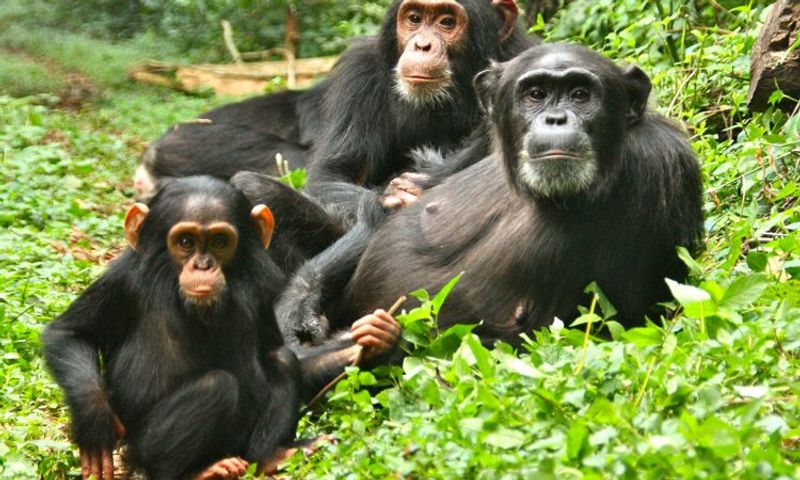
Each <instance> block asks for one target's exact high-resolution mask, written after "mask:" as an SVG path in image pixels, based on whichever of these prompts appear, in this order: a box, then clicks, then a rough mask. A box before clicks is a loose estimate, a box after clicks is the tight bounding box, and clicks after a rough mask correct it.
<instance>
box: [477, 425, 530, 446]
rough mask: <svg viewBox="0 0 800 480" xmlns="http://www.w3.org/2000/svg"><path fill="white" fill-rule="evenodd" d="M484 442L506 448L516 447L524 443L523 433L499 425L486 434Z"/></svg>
mask: <svg viewBox="0 0 800 480" xmlns="http://www.w3.org/2000/svg"><path fill="white" fill-rule="evenodd" d="M486 443H488V444H489V445H492V446H494V447H498V448H502V449H506V450H507V449H510V448H517V447H519V446H521V445H523V444H524V443H525V435H523V434H522V432H518V431H516V430H510V429H508V428H502V427H501V428H499V429H497V431H494V432H492V433H490V434H488V435H487V436H486Z"/></svg>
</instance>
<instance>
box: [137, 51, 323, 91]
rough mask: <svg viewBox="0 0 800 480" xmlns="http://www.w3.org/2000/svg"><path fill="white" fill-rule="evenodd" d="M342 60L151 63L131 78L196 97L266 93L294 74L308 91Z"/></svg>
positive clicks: (320, 58) (297, 83)
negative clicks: (276, 80) (211, 92)
mask: <svg viewBox="0 0 800 480" xmlns="http://www.w3.org/2000/svg"><path fill="white" fill-rule="evenodd" d="M337 59H338V57H318V58H299V59H296V60H294V61H293V62H292V61H286V60H280V61H268V62H251V63H241V64H199V65H180V64H171V63H164V62H157V61H149V62H147V63H145V64H144V65H140V66H137V67H135V68H133V69H131V71H130V72H129V73H128V78H130V79H132V80H134V81H137V82H143V83H148V84H152V85H158V86H162V87H167V88H172V89H175V90H179V91H183V92H188V93H192V94H198V93H202V92H203V91H206V90H208V89H213V90H214V92H215V93H216V94H217V95H245V94H253V93H262V92H264V90H265V89H266V88H267V86H268V84H269V83H270V82H271V81H272V80H273V79H274V78H276V77H285V78H288V76H289V72H290V69H291V70H294V75H295V79H296V86H297V88H305V87H309V86H311V84H312V83H313V82H314V81H315V80H316V79H317V78H319V77H320V76H322V75H325V74H327V73H328V72H330V70H331V69H332V68H333V65H334V64H335V63H336V60H337Z"/></svg>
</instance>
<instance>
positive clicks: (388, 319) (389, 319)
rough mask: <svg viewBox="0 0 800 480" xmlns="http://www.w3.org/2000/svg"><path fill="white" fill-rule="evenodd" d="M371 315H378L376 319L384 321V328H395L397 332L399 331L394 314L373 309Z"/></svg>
mask: <svg viewBox="0 0 800 480" xmlns="http://www.w3.org/2000/svg"><path fill="white" fill-rule="evenodd" d="M373 315H375V316H376V317H378V319H380V320H382V321H383V322H384V324H385V325H384V328H385V329H388V330H396V331H397V333H398V334H399V333H400V329H401V327H400V323H399V322H398V321H397V319H396V318H394V316H393V315H392V314H391V313H389V312H387V311H384V310H381V309H378V310H375V313H373Z"/></svg>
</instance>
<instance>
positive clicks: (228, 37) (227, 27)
mask: <svg viewBox="0 0 800 480" xmlns="http://www.w3.org/2000/svg"><path fill="white" fill-rule="evenodd" d="M219 23H220V24H222V39H223V40H224V41H225V48H227V49H228V52H229V53H230V54H231V57H233V62H234V63H235V64H237V65H241V64H242V54H241V53H239V49H238V48H236V43H234V41H233V29H232V28H231V22H229V21H227V20H222V21H221V22H219Z"/></svg>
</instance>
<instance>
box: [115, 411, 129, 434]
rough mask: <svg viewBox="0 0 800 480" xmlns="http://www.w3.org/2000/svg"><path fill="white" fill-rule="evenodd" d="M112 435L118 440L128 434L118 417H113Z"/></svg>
mask: <svg viewBox="0 0 800 480" xmlns="http://www.w3.org/2000/svg"><path fill="white" fill-rule="evenodd" d="M113 421H114V434H115V435H116V436H117V438H119V439H123V438H125V435H127V434H128V430H127V429H126V428H125V425H123V424H122V420H120V419H119V417H118V416H116V415H114V418H113Z"/></svg>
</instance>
